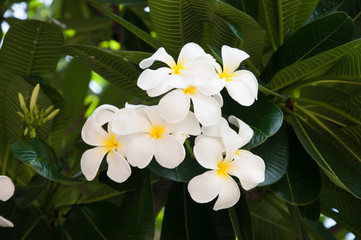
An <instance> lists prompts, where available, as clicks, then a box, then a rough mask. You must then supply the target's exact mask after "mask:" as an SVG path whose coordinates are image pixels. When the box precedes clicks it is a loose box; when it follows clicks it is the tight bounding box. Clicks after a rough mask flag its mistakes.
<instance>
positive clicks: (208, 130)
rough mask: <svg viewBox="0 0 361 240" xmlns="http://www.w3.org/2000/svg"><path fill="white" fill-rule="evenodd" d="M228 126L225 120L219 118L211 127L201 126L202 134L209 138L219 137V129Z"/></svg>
mask: <svg viewBox="0 0 361 240" xmlns="http://www.w3.org/2000/svg"><path fill="white" fill-rule="evenodd" d="M223 126H228V122H227V120H226V119H224V118H221V119H219V121H218V122H217V123H216V124H214V125H212V126H202V133H203V134H205V135H207V136H210V137H221V136H222V135H221V127H223Z"/></svg>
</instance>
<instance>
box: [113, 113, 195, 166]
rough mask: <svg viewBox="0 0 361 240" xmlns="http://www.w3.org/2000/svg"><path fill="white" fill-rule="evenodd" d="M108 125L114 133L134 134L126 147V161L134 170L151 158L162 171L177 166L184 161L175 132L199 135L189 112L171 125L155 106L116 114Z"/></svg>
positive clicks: (182, 149)
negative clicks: (163, 168)
mask: <svg viewBox="0 0 361 240" xmlns="http://www.w3.org/2000/svg"><path fill="white" fill-rule="evenodd" d="M112 122H113V123H112V130H113V131H114V132H115V133H117V134H119V135H129V134H135V135H136V137H134V138H133V139H132V140H131V141H130V142H129V144H128V147H127V160H128V162H129V163H130V164H131V165H132V166H136V167H138V168H145V167H146V166H147V165H148V164H149V163H150V162H151V160H152V158H153V156H154V157H155V159H156V161H157V162H158V163H159V164H160V165H161V166H163V167H165V168H175V167H177V166H178V165H179V164H180V163H181V162H182V161H183V160H184V158H185V149H184V146H183V142H182V141H181V139H180V138H179V133H182V134H189V135H198V134H200V126H199V123H198V121H197V119H196V117H195V116H194V114H193V113H191V112H189V114H188V116H187V117H186V118H185V119H184V120H182V121H181V122H179V123H177V124H171V123H167V122H166V121H165V120H164V119H162V118H161V116H160V115H159V112H158V107H157V106H150V107H141V108H138V109H133V111H124V112H123V113H121V112H119V113H118V114H117V115H116V116H115V117H114V119H113V121H112Z"/></svg>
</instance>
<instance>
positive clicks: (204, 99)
mask: <svg viewBox="0 0 361 240" xmlns="http://www.w3.org/2000/svg"><path fill="white" fill-rule="evenodd" d="M191 99H192V102H193V107H194V114H195V115H196V117H197V119H198V120H199V122H200V123H201V124H202V125H203V126H211V125H214V124H216V123H217V122H218V121H219V120H220V119H221V115H222V112H221V107H220V106H219V104H218V102H217V101H216V100H215V99H214V98H213V97H211V96H205V95H203V94H201V93H196V94H194V95H191Z"/></svg>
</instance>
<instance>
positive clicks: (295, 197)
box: [271, 131, 321, 205]
mask: <svg viewBox="0 0 361 240" xmlns="http://www.w3.org/2000/svg"><path fill="white" fill-rule="evenodd" d="M288 137H289V164H288V169H287V172H286V174H285V175H284V176H283V177H282V179H280V181H278V182H276V183H275V184H273V185H272V186H271V190H272V191H273V192H274V193H275V194H276V195H277V196H279V197H280V198H282V199H283V200H284V201H287V202H289V203H291V204H298V205H304V204H309V203H311V202H313V201H315V200H316V199H317V198H318V196H319V194H320V191H321V180H320V174H319V169H318V166H317V164H316V163H315V162H314V161H313V159H312V158H311V157H310V156H309V155H308V154H307V152H305V151H304V149H303V147H302V145H301V144H300V143H299V141H298V140H297V138H296V136H295V135H294V134H293V132H291V131H290V132H289V135H288Z"/></svg>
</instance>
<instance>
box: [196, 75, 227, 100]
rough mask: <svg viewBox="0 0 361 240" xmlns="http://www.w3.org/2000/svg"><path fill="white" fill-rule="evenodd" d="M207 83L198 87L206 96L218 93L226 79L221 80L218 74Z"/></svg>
mask: <svg viewBox="0 0 361 240" xmlns="http://www.w3.org/2000/svg"><path fill="white" fill-rule="evenodd" d="M209 79H210V80H209V81H208V82H207V83H204V84H203V85H201V86H199V87H198V90H199V91H200V92H201V93H203V94H204V95H206V96H211V95H215V94H218V93H219V92H220V91H221V90H222V89H223V88H224V86H225V81H223V80H220V79H219V78H218V76H215V77H212V78H209Z"/></svg>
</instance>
